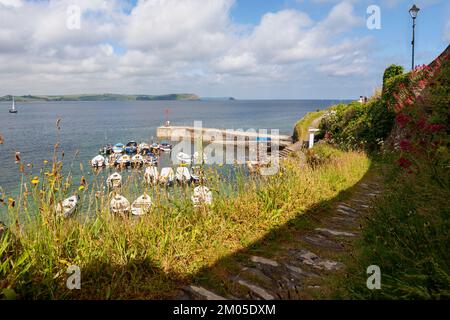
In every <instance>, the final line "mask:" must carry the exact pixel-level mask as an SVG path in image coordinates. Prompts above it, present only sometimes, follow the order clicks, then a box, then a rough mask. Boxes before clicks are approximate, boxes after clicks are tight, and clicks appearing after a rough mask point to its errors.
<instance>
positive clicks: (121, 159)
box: [116, 154, 131, 167]
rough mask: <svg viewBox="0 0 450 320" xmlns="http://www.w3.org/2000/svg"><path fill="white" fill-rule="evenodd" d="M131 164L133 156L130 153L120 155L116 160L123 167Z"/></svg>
mask: <svg viewBox="0 0 450 320" xmlns="http://www.w3.org/2000/svg"><path fill="white" fill-rule="evenodd" d="M130 164H131V158H130V156H129V155H127V154H124V155H123V156H120V157H119V158H117V160H116V165H119V166H121V167H127V166H129V165H130Z"/></svg>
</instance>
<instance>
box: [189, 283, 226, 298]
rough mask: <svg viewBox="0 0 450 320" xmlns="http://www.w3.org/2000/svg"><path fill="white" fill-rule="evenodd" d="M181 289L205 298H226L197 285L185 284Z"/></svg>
mask: <svg viewBox="0 0 450 320" xmlns="http://www.w3.org/2000/svg"><path fill="white" fill-rule="evenodd" d="M183 290H185V291H187V292H188V293H191V294H194V295H196V296H200V298H203V299H206V300H226V299H225V298H224V297H221V296H219V295H217V294H215V293H213V292H211V291H209V290H206V289H205V288H203V287H197V286H192V285H191V286H187V287H185V288H183Z"/></svg>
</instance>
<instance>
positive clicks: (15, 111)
mask: <svg viewBox="0 0 450 320" xmlns="http://www.w3.org/2000/svg"><path fill="white" fill-rule="evenodd" d="M17 112H18V111H17V109H16V103H15V102H14V97H12V106H11V109H9V113H17Z"/></svg>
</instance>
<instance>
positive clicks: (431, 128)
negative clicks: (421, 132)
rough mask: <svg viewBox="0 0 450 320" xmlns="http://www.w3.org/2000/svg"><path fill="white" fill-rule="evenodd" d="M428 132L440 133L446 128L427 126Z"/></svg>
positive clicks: (438, 125) (440, 125)
mask: <svg viewBox="0 0 450 320" xmlns="http://www.w3.org/2000/svg"><path fill="white" fill-rule="evenodd" d="M426 128H427V130H428V131H430V132H438V131H440V130H442V129H444V128H445V126H444V125H442V124H429V125H427V126H426Z"/></svg>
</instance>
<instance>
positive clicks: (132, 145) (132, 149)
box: [125, 141, 138, 154]
mask: <svg viewBox="0 0 450 320" xmlns="http://www.w3.org/2000/svg"><path fill="white" fill-rule="evenodd" d="M137 147H138V144H137V142H136V141H130V142H128V143H127V145H126V146H125V153H126V154H135V153H136V152H137Z"/></svg>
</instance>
